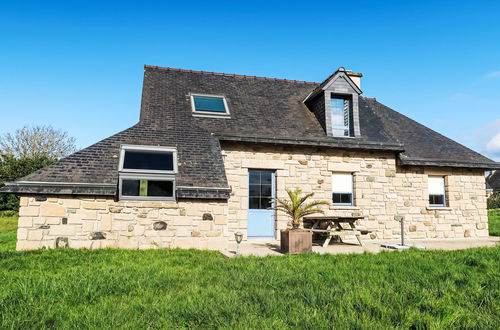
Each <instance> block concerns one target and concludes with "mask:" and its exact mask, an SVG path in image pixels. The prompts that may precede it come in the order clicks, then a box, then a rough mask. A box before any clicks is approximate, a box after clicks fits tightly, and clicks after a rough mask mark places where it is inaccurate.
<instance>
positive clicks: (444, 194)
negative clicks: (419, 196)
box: [427, 175, 448, 207]
mask: <svg viewBox="0 0 500 330" xmlns="http://www.w3.org/2000/svg"><path fill="white" fill-rule="evenodd" d="M430 178H440V179H442V180H443V194H442V195H438V194H431V193H430V192H429V179H430ZM427 196H428V199H427V200H428V202H429V207H447V206H448V203H447V201H446V176H439V175H428V176H427ZM431 196H443V204H431V201H430V199H431Z"/></svg>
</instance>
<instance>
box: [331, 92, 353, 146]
mask: <svg viewBox="0 0 500 330" xmlns="http://www.w3.org/2000/svg"><path fill="white" fill-rule="evenodd" d="M350 103H351V102H350V100H349V99H348V98H343V97H338V96H334V95H333V96H332V98H331V100H330V114H331V122H332V135H333V136H339V137H348V136H350V133H349V131H350V127H349V122H350V118H349V117H350V115H349V112H350Z"/></svg>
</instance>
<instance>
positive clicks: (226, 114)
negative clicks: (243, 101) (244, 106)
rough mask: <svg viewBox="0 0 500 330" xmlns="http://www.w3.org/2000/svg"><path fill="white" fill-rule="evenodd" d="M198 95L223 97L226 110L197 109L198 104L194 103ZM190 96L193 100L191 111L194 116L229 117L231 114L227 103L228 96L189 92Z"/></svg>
mask: <svg viewBox="0 0 500 330" xmlns="http://www.w3.org/2000/svg"><path fill="white" fill-rule="evenodd" d="M196 96H199V97H212V98H221V99H222V102H223V103H224V108H225V110H226V112H213V111H203V110H196V105H195V103H194V98H195V97H196ZM189 98H190V100H191V111H192V113H193V116H194V117H207V118H227V117H230V116H231V113H230V112H229V107H228V105H227V101H226V97H225V96H224V95H213V94H199V93H189Z"/></svg>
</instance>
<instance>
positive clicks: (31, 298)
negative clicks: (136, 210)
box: [0, 219, 500, 329]
mask: <svg viewBox="0 0 500 330" xmlns="http://www.w3.org/2000/svg"><path fill="white" fill-rule="evenodd" d="M3 220H4V219H2V221H3ZM3 225H5V223H4V224H3ZM6 227H7V229H8V230H9V229H11V228H12V226H11V225H7V226H6ZM3 228H5V227H3ZM7 233H9V235H10V237H11V238H13V239H14V238H15V232H14V233H13V232H12V230H10V231H7ZM3 244H7V245H6V246H8V245H9V244H11V243H9V242H8V243H2V245H3ZM2 250H3V251H0V328H1V329H4V328H47V327H62V328H172V327H181V328H275V329H281V328H307V329H317V328H319V329H322V328H338V329H346V328H375V329H388V328H482V329H487V328H490V329H495V328H497V327H498V320H499V319H500V305H499V301H500V267H499V264H500V247H496V248H481V249H469V250H462V251H404V252H384V253H380V254H376V255H371V254H361V255H335V256H333V255H316V254H308V255H297V256H284V257H266V258H256V257H240V258H232V259H225V258H223V257H222V256H221V255H219V254H218V253H216V252H207V251H195V250H149V251H125V250H113V249H108V250H94V251H89V250H71V249H68V250H38V251H29V252H16V251H13V250H12V249H11V248H10V249H5V248H2Z"/></svg>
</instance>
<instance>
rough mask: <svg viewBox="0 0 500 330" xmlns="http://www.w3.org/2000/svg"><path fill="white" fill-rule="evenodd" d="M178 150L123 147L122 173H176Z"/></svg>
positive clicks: (153, 147)
mask: <svg viewBox="0 0 500 330" xmlns="http://www.w3.org/2000/svg"><path fill="white" fill-rule="evenodd" d="M176 154H177V153H176V150H175V148H170V147H156V146H134V145H125V146H122V150H121V159H120V171H121V172H141V173H169V174H170V173H175V172H177V169H176V162H177V160H176Z"/></svg>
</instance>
